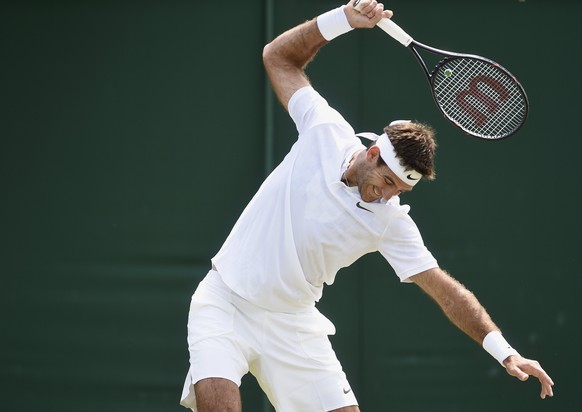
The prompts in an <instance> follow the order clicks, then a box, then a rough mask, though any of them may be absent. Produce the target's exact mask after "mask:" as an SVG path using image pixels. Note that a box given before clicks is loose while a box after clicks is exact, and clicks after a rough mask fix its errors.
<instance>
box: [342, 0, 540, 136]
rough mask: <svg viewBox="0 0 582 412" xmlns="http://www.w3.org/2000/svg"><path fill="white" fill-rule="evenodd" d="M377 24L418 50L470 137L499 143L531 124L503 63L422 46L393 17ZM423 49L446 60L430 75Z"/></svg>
mask: <svg viewBox="0 0 582 412" xmlns="http://www.w3.org/2000/svg"><path fill="white" fill-rule="evenodd" d="M358 6H360V0H357V1H356V2H355V3H354V8H355V9H356V10H358V11H359V7H358ZM377 26H378V27H380V28H381V29H382V30H384V31H385V32H386V33H388V34H389V35H390V36H391V37H392V38H394V39H395V40H396V41H398V42H399V43H400V44H402V45H403V46H405V47H407V48H408V49H409V50H410V51H411V52H412V54H413V55H414V57H415V58H416V60H417V61H418V63H419V64H420V66H421V67H422V69H423V71H424V74H425V75H426V78H427V80H428V83H429V85H430V89H431V93H432V96H433V98H434V101H435V103H436V104H437V106H438V108H439V109H440V111H441V113H442V114H443V115H444V117H445V118H446V119H448V120H449V121H451V122H452V123H453V124H454V125H455V126H457V127H459V128H460V129H461V130H463V131H464V132H465V133H467V134H469V135H471V136H475V137H478V138H481V139H487V140H498V139H503V138H505V137H509V136H511V135H512V134H514V133H515V132H517V131H518V130H519V129H520V128H521V126H522V125H523V124H524V123H525V120H526V118H527V113H528V109H529V103H528V100H527V95H526V94H525V90H524V89H523V87H522V86H521V84H520V83H519V82H518V81H517V79H516V78H515V77H514V76H513V75H512V74H511V73H510V72H509V71H508V70H507V69H505V68H503V67H502V66H501V65H500V64H498V63H496V62H494V61H492V60H489V59H486V58H484V57H481V56H476V55H472V54H464V53H453V52H449V51H446V50H440V49H436V48H434V47H430V46H427V45H426V44H422V43H420V42H418V41H416V40H414V39H413V38H412V37H411V36H410V35H408V33H406V32H405V31H404V30H403V29H402V28H400V26H398V25H397V24H396V23H394V22H393V21H392V20H390V19H386V18H384V19H382V20H380V22H379V23H378V24H377ZM417 49H423V50H426V51H428V52H430V53H433V54H436V55H438V56H441V57H444V59H442V60H441V61H439V62H438V63H437V64H436V66H435V67H434V69H432V71H430V72H429V70H428V68H427V66H426V63H425V62H424V60H423V59H422V57H421V56H420V54H419V52H418V50H417Z"/></svg>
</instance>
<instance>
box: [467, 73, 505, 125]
mask: <svg viewBox="0 0 582 412" xmlns="http://www.w3.org/2000/svg"><path fill="white" fill-rule="evenodd" d="M479 84H486V85H487V86H489V87H490V88H491V89H493V90H494V91H495V92H496V93H497V95H498V96H499V100H501V101H505V100H507V99H509V91H508V90H507V89H506V88H505V86H503V85H502V84H501V83H499V82H498V81H497V80H495V79H493V78H491V77H489V76H486V75H481V76H476V77H473V78H472V79H471V81H470V82H469V90H463V91H461V92H459V93H457V104H458V105H459V106H460V107H461V109H463V110H464V111H465V112H466V113H467V114H469V115H470V116H471V117H472V118H473V120H474V121H475V126H476V127H481V126H483V125H484V124H485V123H486V122H487V120H488V117H487V113H483V111H482V110H481V109H480V107H477V106H476V104H475V102H471V101H467V96H471V97H473V98H474V99H476V100H478V101H480V102H481V103H482V104H483V105H484V106H485V108H486V109H487V112H488V113H489V114H494V113H495V112H496V111H497V110H499V107H500V104H499V103H498V102H497V101H495V100H494V99H492V98H491V97H489V96H488V95H486V94H485V93H483V92H482V91H481V90H480V89H479Z"/></svg>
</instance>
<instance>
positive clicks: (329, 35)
mask: <svg viewBox="0 0 582 412" xmlns="http://www.w3.org/2000/svg"><path fill="white" fill-rule="evenodd" d="M317 27H318V28H319V31H320V32H321V35H322V36H323V37H324V39H325V40H327V41H331V40H333V39H335V38H336V37H337V36H341V35H342V34H344V33H347V32H349V31H350V30H353V27H352V26H350V23H349V22H348V18H347V17H346V13H344V6H341V7H338V8H337V9H333V10H330V11H328V12H325V13H323V14H322V15H320V16H318V17H317Z"/></svg>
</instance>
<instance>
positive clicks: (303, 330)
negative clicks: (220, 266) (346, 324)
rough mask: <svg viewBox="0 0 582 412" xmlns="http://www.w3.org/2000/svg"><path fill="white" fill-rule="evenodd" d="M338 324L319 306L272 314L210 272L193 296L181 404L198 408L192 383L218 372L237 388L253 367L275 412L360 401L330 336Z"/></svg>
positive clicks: (314, 410) (318, 410) (318, 411)
mask: <svg viewBox="0 0 582 412" xmlns="http://www.w3.org/2000/svg"><path fill="white" fill-rule="evenodd" d="M334 333H335V327H334V325H333V324H332V323H331V322H330V321H329V320H328V319H327V318H326V317H325V316H323V315H322V314H321V313H320V312H319V311H318V310H317V309H316V308H315V307H313V308H312V309H309V310H308V311H302V312H300V313H281V312H271V311H268V310H265V309H263V308H260V307H258V306H255V305H253V304H251V303H250V302H248V301H246V300H244V299H243V298H241V297H240V296H238V295H236V294H235V293H233V292H232V290H230V289H229V288H228V287H227V286H226V285H225V284H224V282H222V279H221V278H220V275H219V274H218V272H216V271H213V270H211V271H210V272H209V273H208V275H207V276H206V277H205V278H204V280H203V281H202V282H200V285H199V286H198V288H197V289H196V292H195V293H194V296H192V304H191V306H190V313H189V317H188V350H189V352H190V370H189V371H188V375H187V376H186V381H185V382H184V390H183V392H182V398H181V402H180V404H181V405H183V406H186V407H188V408H192V410H194V411H196V399H195V395H194V386H193V385H194V384H195V383H196V382H198V381H199V380H201V379H204V378H210V377H218V378H225V379H229V380H231V381H232V382H234V383H236V384H237V385H239V386H240V383H241V379H242V377H243V376H244V375H245V374H246V373H247V372H249V371H250V372H251V373H252V374H253V375H254V376H255V378H256V379H257V381H258V382H259V385H260V386H261V388H262V389H263V391H264V392H265V394H266V395H267V397H268V398H269V401H270V402H271V403H272V404H273V406H274V407H275V410H276V411H277V412H325V411H331V410H333V409H337V408H341V407H345V406H350V405H357V404H358V402H357V400H356V397H355V396H354V392H353V391H352V389H351V387H350V385H349V383H348V381H347V380H346V375H345V373H344V372H343V370H342V367H341V365H340V363H339V361H338V359H337V357H336V355H335V352H334V351H333V349H332V347H331V343H330V341H329V338H328V335H332V334H334Z"/></svg>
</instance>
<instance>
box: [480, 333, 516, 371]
mask: <svg viewBox="0 0 582 412" xmlns="http://www.w3.org/2000/svg"><path fill="white" fill-rule="evenodd" d="M483 349H485V350H486V351H487V352H489V354H490V355H491V356H493V357H494V358H495V359H496V360H497V362H499V363H500V364H501V366H503V367H505V365H504V364H503V361H504V360H505V359H507V357H508V356H511V355H519V353H517V351H516V350H515V349H513V348H512V347H511V345H510V344H509V343H507V341H506V340H505V338H504V337H503V336H502V335H501V332H499V331H496V330H494V331H492V332H489V333H488V334H487V336H485V339H483Z"/></svg>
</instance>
